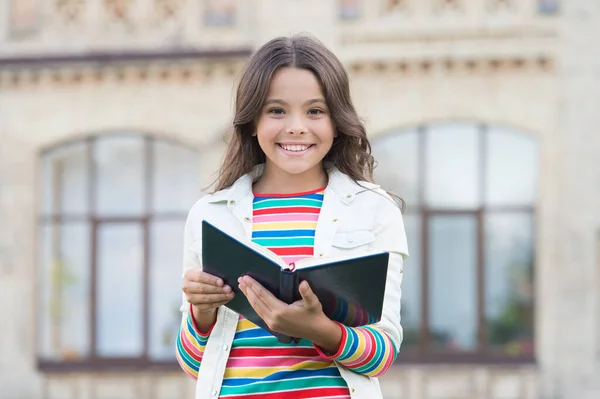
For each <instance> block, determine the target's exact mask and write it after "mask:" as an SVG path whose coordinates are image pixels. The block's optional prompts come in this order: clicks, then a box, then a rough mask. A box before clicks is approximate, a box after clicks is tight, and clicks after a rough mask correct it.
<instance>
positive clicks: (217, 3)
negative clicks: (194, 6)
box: [204, 0, 237, 26]
mask: <svg viewBox="0 0 600 399" xmlns="http://www.w3.org/2000/svg"><path fill="white" fill-rule="evenodd" d="M204 3H205V8H204V22H205V23H206V25H213V26H214V25H233V24H234V23H235V14H236V8H237V4H236V3H237V0H207V1H205V2H204Z"/></svg>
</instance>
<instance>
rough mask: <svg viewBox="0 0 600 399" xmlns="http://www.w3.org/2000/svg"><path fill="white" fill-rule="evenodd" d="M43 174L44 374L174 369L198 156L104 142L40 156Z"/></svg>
mask: <svg viewBox="0 0 600 399" xmlns="http://www.w3.org/2000/svg"><path fill="white" fill-rule="evenodd" d="M41 168H42V170H41V176H42V178H41V184H42V190H41V210H40V228H39V244H40V248H41V251H40V256H39V272H38V276H39V280H38V287H39V290H38V305H39V311H38V312H37V314H38V327H37V328H38V330H39V334H38V337H39V343H38V352H39V353H38V355H39V360H40V366H41V367H42V368H45V367H48V368H50V367H53V366H55V367H65V366H67V367H68V365H69V364H76V365H86V364H89V365H93V366H97V365H103V364H106V365H108V364H110V365H112V366H114V365H115V364H127V365H131V364H134V365H135V364H144V363H156V362H159V363H160V362H167V363H169V362H173V364H174V362H175V358H174V349H173V348H174V347H173V343H174V340H175V337H176V334H177V329H178V327H179V323H180V320H181V319H180V317H181V316H180V313H179V306H180V305H181V294H180V292H181V291H180V285H181V262H182V260H181V256H182V249H181V245H182V240H183V226H184V223H185V218H186V216H187V212H188V211H189V209H190V207H191V206H192V205H193V203H194V202H195V200H196V199H197V198H198V197H199V194H200V188H201V187H202V183H201V182H200V181H198V178H197V176H198V175H199V173H198V156H197V154H196V152H195V151H193V150H191V149H188V148H186V147H183V146H181V145H179V144H177V143H173V142H168V141H161V140H156V139H153V138H150V137H145V136H141V135H136V134H123V135H103V136H98V137H92V138H89V139H85V140H82V141H77V142H72V143H69V144H66V145H62V146H59V147H56V148H53V149H51V150H48V151H46V152H44V153H43V155H42V162H41ZM115 362H116V363H115Z"/></svg>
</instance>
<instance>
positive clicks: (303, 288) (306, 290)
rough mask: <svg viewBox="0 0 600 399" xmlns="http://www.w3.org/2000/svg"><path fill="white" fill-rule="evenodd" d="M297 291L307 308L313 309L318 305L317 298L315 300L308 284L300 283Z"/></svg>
mask: <svg viewBox="0 0 600 399" xmlns="http://www.w3.org/2000/svg"><path fill="white" fill-rule="evenodd" d="M298 290H299V291H300V296H302V299H303V300H304V302H305V303H306V305H307V306H308V307H314V306H317V305H319V298H317V296H316V295H315V293H314V292H313V290H312V289H311V288H310V285H308V282H306V281H303V282H301V283H300V286H299V287H298Z"/></svg>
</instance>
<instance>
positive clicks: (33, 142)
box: [0, 0, 600, 399]
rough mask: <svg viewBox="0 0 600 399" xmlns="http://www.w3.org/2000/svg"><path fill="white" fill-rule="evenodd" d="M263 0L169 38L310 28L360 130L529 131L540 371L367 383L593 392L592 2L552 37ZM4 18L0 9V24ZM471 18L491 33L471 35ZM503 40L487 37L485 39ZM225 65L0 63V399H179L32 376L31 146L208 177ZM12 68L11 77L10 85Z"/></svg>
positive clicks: (148, 385) (596, 122)
mask: <svg viewBox="0 0 600 399" xmlns="http://www.w3.org/2000/svg"><path fill="white" fill-rule="evenodd" d="M274 1H275V0H260V1H257V5H256V7H254V8H252V9H247V7H248V6H247V5H244V6H243V7H246V8H244V10H245V11H244V13H245V14H244V15H247V18H246V17H245V18H242V19H241V20H240V22H239V27H238V28H236V29H237V30H235V29H234V30H235V32H230V31H227V28H213V29H210V30H208V31H203V32H201V31H199V30H198V29H197V28H189V29H187V28H186V29H185V30H184V31H185V32H184V36H185V35H188V36H185V37H189V40H191V41H195V43H200V44H207V43H217V44H219V45H220V46H221V47H230V48H231V47H236V46H241V45H247V44H253V45H255V44H256V43H262V42H263V41H264V40H266V39H267V38H270V37H271V36H273V35H276V34H282V33H288V32H290V31H300V30H307V31H311V32H313V33H316V34H317V35H318V36H319V37H320V38H321V39H322V40H324V41H325V42H326V43H327V44H330V45H331V46H332V47H333V48H334V49H335V50H336V51H337V52H338V53H339V54H340V56H341V57H342V59H343V61H344V62H345V63H346V65H347V66H348V68H349V70H350V74H351V79H352V80H351V82H352V92H353V97H354V101H355V103H356V106H357V109H358V111H359V113H360V114H361V115H362V116H363V117H365V118H366V123H367V127H368V131H369V134H370V135H371V137H376V136H377V135H378V134H380V133H385V132H388V131H390V130H393V129H398V128H401V127H404V126H409V125H414V124H417V123H422V122H429V121H433V120H449V119H467V120H472V121H479V122H486V123H495V124H496V123H497V124H505V125H510V126H512V127H515V128H517V129H520V130H523V131H526V132H530V133H532V134H534V135H535V136H537V137H538V138H539V143H540V150H541V156H540V165H539V167H540V171H541V175H540V177H541V181H540V186H539V198H540V200H539V203H538V208H537V212H538V218H537V221H538V225H537V243H536V245H537V253H536V260H537V264H536V267H537V268H536V346H537V358H538V361H539V365H538V366H523V367H514V366H482V365H462V366H459V367H457V366H450V365H443V364H436V365H431V366H411V365H405V366H398V367H395V368H394V369H393V370H392V371H391V372H390V373H389V374H388V375H387V376H386V377H385V378H384V379H383V380H382V384H383V386H384V391H385V392H386V397H389V398H396V397H398V398H410V399H421V398H423V399H424V398H432V399H433V398H439V399H443V398H461V399H463V398H473V399H475V398H478V399H479V398H480V399H483V398H506V399H508V398H565V399H579V398H582V399H587V398H590V399H591V398H597V397H600V393H599V391H598V390H600V382H599V381H600V361H599V360H598V359H599V358H598V353H600V300H599V299H598V296H599V292H600V287H599V286H598V284H600V283H599V282H600V277H598V276H600V266H597V265H599V264H600V263H598V262H599V261H598V259H599V258H600V255H599V253H598V251H599V249H598V246H599V245H600V244H598V243H597V241H594V240H597V232H598V229H599V228H600V206H598V204H600V165H599V161H598V160H599V159H600V135H599V134H598V131H597V127H598V126H600V112H599V111H598V110H600V80H599V79H598V75H597V71H598V70H600V53H599V52H598V50H597V49H598V48H599V47H598V46H597V43H596V42H597V38H598V37H600V22H599V21H600V10H599V8H600V7H598V6H597V5H595V4H596V2H595V0H575V1H569V2H565V3H566V4H565V5H564V12H563V14H564V18H563V19H562V22H561V24H560V25H559V26H558V30H556V29H555V21H554V20H552V19H550V20H548V19H544V20H538V19H536V18H535V16H534V15H532V14H531V13H530V12H526V11H523V10H525V8H522V9H521V8H520V9H519V10H521V11H519V12H518V13H516V14H515V15H512V14H508V16H504V17H499V16H498V15H487V14H486V12H485V10H482V9H480V8H477V7H476V8H474V9H473V11H471V14H469V15H470V17H469V18H468V20H469V21H471V22H469V23H464V21H463V20H458V21H457V20H453V19H452V18H451V17H444V18H445V19H442V20H433V18H434V17H432V16H431V15H429V14H427V12H426V10H425V8H422V7H421V8H418V10H416V11H415V12H414V13H413V14H410V15H412V16H409V15H405V14H402V13H399V14H393V15H391V16H386V17H382V16H381V15H380V13H379V12H378V11H377V8H376V7H375V5H374V4H376V3H377V2H375V1H373V2H370V1H369V2H365V3H364V4H367V3H368V7H366V8H365V13H366V17H365V20H363V21H358V22H344V23H335V16H336V11H335V9H334V8H333V7H332V8H328V7H324V6H323V5H322V4H324V3H323V2H320V1H316V0H307V1H303V2H300V1H298V2H293V5H291V6H290V7H291V8H290V9H289V10H286V11H285V12H277V7H274V4H275V3H274ZM191 3H193V2H188V3H186V4H191ZM416 3H418V4H422V2H416ZM475 3H477V2H474V1H469V2H467V4H475ZM521 3H522V4H529V5H531V4H533V2H529V3H525V2H519V4H521ZM290 4H292V2H291V3H290ZM377 4H378V3H377ZM423 4H424V2H423ZM188 7H192V6H190V5H188ZM315 10H316V11H315ZM319 10H322V11H319ZM188 11H193V9H188ZM3 12H4V13H5V12H6V9H3V8H1V7H0V16H1V15H2V13H3ZM92 15H93V14H92ZM185 15H186V17H185V18H187V20H189V21H188V23H189V24H190V25H189V26H192V25H191V24H192V23H196V22H195V21H193V20H191V19H190V18H191V17H190V15H194V14H193V13H191V12H189V13H185ZM456 18H459V16H455V19H456ZM502 18H504V19H502ZM257 21H261V22H264V21H269V24H266V23H261V24H257ZM332 21H333V22H332ZM440 21H442V22H440ZM453 21H454V22H453ZM461 21H462V22H461ZM473 21H475V22H473ZM477 21H478V22H477ZM498 21H500V22H498ZM483 23H491V24H495V25H493V26H496V27H497V28H495V29H496V30H494V29H492V30H491V31H490V32H491V33H490V32H488V33H487V34H480V35H477V34H476V33H477V32H478V29H479V28H480V27H481V26H480V25H481V24H483ZM478 24H479V25H478ZM98 26H100V25H94V24H91V25H89V27H88V28H85V29H87V30H86V32H87V33H85V35H87V36H85V35H84V36H85V37H87V38H88V39H86V40H89V43H91V44H90V46H92V47H93V45H94V43H95V44H96V45H98V46H99V45H103V46H106V47H108V48H110V46H109V45H108V44H110V45H111V46H117V45H118V40H117V39H116V38H118V37H120V36H118V35H119V34H118V32H116V33H114V35H113V36H111V35H108V38H107V37H104V36H102V35H100V34H98V32H99V31H101V30H99V29H100V28H99V27H98ZM186 26H188V25H186ZM400 26H403V27H404V29H401V28H400ZM525 28H527V29H525ZM82 29H83V28H82ZM94 29H95V30H94ZM165 29H166V28H165ZM141 32H144V31H143V30H142V31H141ZM449 32H450V33H449ZM507 32H508V33H507ZM511 32H512V33H511ZM500 33H502V34H504V36H503V37H504V39H502V40H500V39H498V38H497V37H496V36H494V35H500ZM53 35H54V36H53ZM61 35H62V36H61ZM64 35H65V34H64V33H56V32H55V33H54V34H52V33H45V34H44V35H43V36H44V37H46V39H45V40H46V41H44V40H38V41H35V40H34V41H33V42H32V43H30V44H29V45H27V44H21V45H18V44H14V43H12V44H10V46H8V47H7V42H6V41H5V42H2V45H1V46H0V47H2V49H1V50H0V53H2V54H5V55H6V54H11V52H12V54H16V53H19V54H20V53H32V54H35V53H36V52H40V51H41V50H43V49H44V48H48V49H50V50H52V49H54V50H56V49H61V48H62V49H67V50H68V49H69V48H75V47H76V45H77V43H70V42H68V41H67V43H66V44H65V45H64V46H62V47H61V46H59V44H60V43H62V42H63V41H64V40H65V36H64ZM148 35H149V34H148ZM411 35H412V36H411ZM486 35H487V36H486ZM410 37H414V39H413V40H412V41H411V40H410ZM559 38H560V39H559ZM419 40H422V41H419ZM158 41H159V40H158V39H157V38H156V37H154V36H144V37H141V38H139V37H138V38H135V39H131V43H132V44H133V45H134V46H135V45H137V46H138V47H143V46H146V45H145V44H144V43H146V44H148V43H150V44H152V43H156V42H158ZM48 43H51V44H48ZM107 43H108V44H107ZM111 43H112V44H111ZM425 43H428V44H427V45H425ZM148 46H149V45H147V47H148ZM149 47H151V46H149ZM540 60H541V61H540ZM239 61H242V60H236V63H239ZM449 61H450V64H451V66H448V65H449V64H448V62H449ZM223 65H224V64H223V63H218V62H216V63H215V62H213V61H201V60H200V61H189V62H185V63H182V62H173V63H171V64H170V65H169V66H165V65H163V64H159V63H155V64H152V65H151V66H150V68H149V73H148V76H147V77H146V78H143V79H142V78H140V75H139V69H138V67H134V66H131V67H128V68H127V69H126V74H125V77H124V78H123V80H118V79H117V72H118V71H117V70H116V69H112V67H105V68H102V69H101V71H102V76H103V80H102V81H97V80H96V79H95V78H93V76H95V75H94V73H95V72H94V71H96V70H97V69H92V68H91V67H87V66H85V67H77V68H75V67H69V68H62V69H60V70H59V73H60V74H61V76H63V77H64V79H62V80H61V81H60V82H58V81H56V80H55V79H53V78H52V76H53V75H52V73H51V72H50V70H49V69H45V70H43V71H42V72H41V73H40V74H39V76H40V78H39V81H37V82H33V81H31V80H29V78H28V76H31V74H30V73H29V72H15V71H11V70H6V69H0V138H1V143H0V220H1V221H2V226H1V227H0V331H1V334H0V398H1V399H5V398H15V399H21V398H23V399H29V398H32V399H37V398H61V399H63V398H65V399H66V398H78V399H79V398H82V399H83V398H140V397H143V398H156V399H163V398H165V399H166V398H171V397H172V398H183V397H192V391H193V383H192V382H191V381H189V380H188V379H187V377H185V376H184V375H183V373H176V374H169V373H158V372H154V373H150V372H148V373H118V374H114V373H113V374H103V373H70V374H53V375H42V374H40V373H39V372H38V371H37V369H36V365H35V362H36V356H35V353H36V352H35V342H36V339H35V331H34V330H33V329H32V327H31V326H32V325H34V322H35V318H36V316H35V311H36V306H35V302H34V298H35V295H34V294H35V289H36V288H35V285H34V281H35V279H34V276H35V267H36V263H35V259H36V246H35V242H34V240H33V238H34V237H35V236H36V218H35V217H36V199H37V195H38V192H37V189H38V185H37V159H38V158H37V157H38V151H39V150H40V149H42V148H44V147H47V146H49V145H52V144H54V143H57V142H61V141H63V140H69V139H74V138H77V137H82V136H85V135H87V134H96V133H99V132H105V131H114V130H122V129H127V130H136V131H142V132H148V133H151V134H154V135H157V136H163V137H171V138H176V139H178V140H181V141H184V142H186V143H188V144H191V145H195V146H198V147H199V148H201V149H202V150H203V152H202V157H201V160H202V161H203V163H202V164H201V165H199V169H200V171H201V172H202V173H203V174H210V172H211V171H212V170H214V168H215V165H217V163H218V161H219V158H220V154H221V149H222V147H221V146H220V144H219V143H220V142H221V139H220V135H221V133H222V132H223V130H224V129H225V128H226V127H227V126H228V124H229V122H230V118H231V106H232V102H231V95H232V86H233V83H234V81H235V77H236V74H237V72H238V71H239V66H238V67H235V68H230V67H226V68H224V67H223ZM165 68H166V69H168V70H169V71H171V74H170V76H171V77H170V78H168V79H166V80H164V79H162V78H160V71H161V70H164V69H165ZM182 70H189V71H191V72H190V73H191V75H190V76H191V77H189V78H187V79H182V78H180V77H178V76H181V75H180V72H181V71H182ZM75 72H79V73H81V76H82V79H81V80H80V81H78V82H74V81H72V80H71V79H70V78H69V77H70V76H73V73H75ZM15 75H17V76H20V77H21V78H20V83H19V84H15V83H14V80H13V77H14V76H15ZM207 149H208V150H215V151H206V150H207ZM207 165H208V166H207ZM595 265H596V267H595ZM579 370H581V371H579Z"/></svg>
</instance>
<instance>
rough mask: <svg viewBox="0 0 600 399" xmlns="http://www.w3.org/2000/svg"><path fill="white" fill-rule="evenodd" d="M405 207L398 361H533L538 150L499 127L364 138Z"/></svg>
mask: <svg viewBox="0 0 600 399" xmlns="http://www.w3.org/2000/svg"><path fill="white" fill-rule="evenodd" d="M373 154H374V156H375V158H376V160H377V161H378V166H377V168H376V172H375V177H376V179H377V181H378V183H380V184H382V185H383V186H384V187H386V188H387V189H390V190H392V191H393V192H394V193H396V194H399V195H400V196H402V197H403V198H404V199H405V200H406V202H407V208H406V211H405V223H406V230H407V234H408V239H409V251H410V257H409V259H408V260H407V262H406V264H405V269H404V274H403V275H404V283H403V299H402V324H403V326H404V332H405V339H404V343H403V349H402V351H401V355H400V359H401V360H402V359H405V360H415V361H437V360H443V359H448V360H458V359H464V360H465V361H472V360H478V359H481V360H485V359H488V360H489V359H495V360H498V361H502V360H506V361H515V360H524V361H525V360H532V359H533V353H534V352H533V326H534V324H533V316H534V315H533V301H534V296H533V294H534V289H533V270H534V253H535V247H534V243H535V228H534V226H535V223H534V216H535V213H534V210H535V202H536V193H537V170H538V167H537V165H538V149H537V142H536V140H535V139H533V138H532V137H531V136H529V135H526V134H522V133H519V132H516V131H513V130H511V129H508V128H505V127H499V126H486V125H479V124H474V123H436V124H429V125H425V126H419V127H415V128H412V129H411V128H409V129H406V130H402V131H399V132H392V133H389V134H384V135H382V136H379V137H377V138H376V139H375V140H373Z"/></svg>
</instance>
